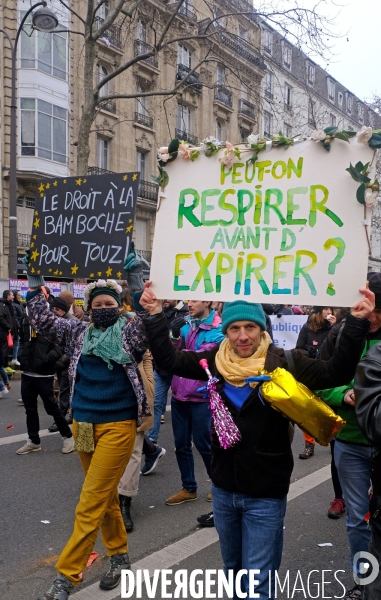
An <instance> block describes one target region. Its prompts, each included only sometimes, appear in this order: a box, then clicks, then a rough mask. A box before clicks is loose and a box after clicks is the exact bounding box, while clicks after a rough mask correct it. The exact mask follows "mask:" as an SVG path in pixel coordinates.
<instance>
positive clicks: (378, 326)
mask: <svg viewBox="0 0 381 600" xmlns="http://www.w3.org/2000/svg"><path fill="white" fill-rule="evenodd" d="M368 281H369V289H370V290H371V291H372V292H373V293H374V294H375V308H374V310H373V311H372V313H371V314H370V315H369V317H368V318H369V320H370V329H369V332H368V334H367V335H366V338H365V340H364V344H363V349H362V355H363V356H365V355H366V353H367V352H368V351H369V349H370V348H371V347H372V346H374V345H375V344H378V342H379V341H380V340H381V274H380V273H368ZM349 318H350V317H349V316H348V317H347V318H346V319H345V323H346V322H347V321H348V319H349ZM344 331H345V324H344V325H343V324H342V323H340V325H337V326H335V327H334V328H333V329H332V331H331V332H330V334H329V337H328V338H327V340H326V343H325V344H324V346H323V348H322V350H323V351H324V354H323V356H322V358H329V357H330V356H332V353H333V351H334V349H335V346H336V345H337V343H339V345H340V344H341V338H342V335H343V332H344ZM353 383H354V382H353V380H352V381H351V380H347V382H346V384H345V385H341V386H340V387H336V388H333V389H325V390H321V391H317V393H318V395H319V396H320V397H321V398H322V399H323V400H324V401H325V402H327V404H329V405H330V406H332V408H334V409H335V411H336V412H337V413H338V414H339V415H340V416H341V417H342V418H343V419H344V420H345V422H346V425H344V427H343V428H342V429H340V431H339V432H338V433H337V435H336V439H335V447H334V459H335V465H336V468H337V472H338V475H339V480H340V485H341V488H342V491H343V495H344V499H345V507H346V525H347V535H348V541H349V546H350V549H351V566H354V572H355V573H357V575H358V576H359V577H360V578H361V577H362V576H363V574H362V573H361V571H360V569H361V565H360V563H361V561H360V562H359V561H358V562H357V564H355V565H353V558H354V556H355V554H356V553H358V552H364V551H367V550H368V546H369V540H370V531H369V529H368V527H367V523H366V522H365V520H364V515H365V514H366V513H367V512H368V506H369V497H368V490H369V481H370V479H371V474H372V458H373V455H374V448H373V447H372V446H370V445H369V441H368V439H367V438H366V436H365V435H364V434H363V433H362V431H361V429H360V428H359V425H358V422H357V419H356V414H355V408H354V406H355V403H354V391H353ZM346 598H348V599H352V598H361V590H360V589H359V587H358V585H357V584H355V586H354V587H353V589H351V590H349V591H348V592H347V595H346Z"/></svg>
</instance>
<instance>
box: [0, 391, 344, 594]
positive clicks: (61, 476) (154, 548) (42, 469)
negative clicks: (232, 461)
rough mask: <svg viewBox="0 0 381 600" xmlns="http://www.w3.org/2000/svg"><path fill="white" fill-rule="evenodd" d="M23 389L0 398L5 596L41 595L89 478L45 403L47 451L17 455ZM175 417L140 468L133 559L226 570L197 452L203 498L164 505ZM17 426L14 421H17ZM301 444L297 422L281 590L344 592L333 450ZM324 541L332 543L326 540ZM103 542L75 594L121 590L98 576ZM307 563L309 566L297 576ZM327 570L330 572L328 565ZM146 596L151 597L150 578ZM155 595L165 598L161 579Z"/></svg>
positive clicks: (174, 486) (171, 472)
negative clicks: (332, 509) (310, 452)
mask: <svg viewBox="0 0 381 600" xmlns="http://www.w3.org/2000/svg"><path fill="white" fill-rule="evenodd" d="M19 397H20V382H14V383H13V384H12V389H11V392H10V394H9V395H8V396H7V397H6V398H2V399H1V400H0V460H1V464H2V468H1V492H0V494H1V495H0V519H1V537H0V548H1V551H0V557H1V560H0V598H1V599H2V600H36V599H37V598H38V596H39V595H40V594H41V593H43V592H44V591H45V590H46V589H47V588H48V587H49V585H50V583H51V580H52V577H53V576H54V573H55V569H54V564H55V562H56V559H57V557H58V555H59V553H60V551H61V549H62V548H63V546H64V544H65V543H66V541H67V540H68V538H69V536H70V534H71V531H72V526H73V520H74V509H75V506H76V503H77V499H78V494H79V492H80V489H81V484H82V480H83V475H82V471H81V468H80V464H79V460H78V457H77V456H76V453H75V452H74V453H72V454H69V455H63V454H62V453H61V440H60V437H59V435H58V434H50V433H47V432H46V429H47V427H48V426H49V425H50V424H51V418H50V417H48V416H47V415H46V414H45V412H44V410H43V407H42V404H41V403H40V417H41V431H43V432H44V433H43V435H44V437H42V451H41V452H36V453H32V454H28V455H24V456H18V455H16V450H17V449H18V448H19V447H20V446H21V445H22V443H23V440H25V439H26V435H25V414H24V408H23V407H22V406H21V405H20V404H18V403H17V399H18V398H19ZM170 417H171V413H170V411H167V413H166V418H165V424H164V425H162V428H161V436H160V442H161V445H162V446H164V447H165V448H166V450H167V453H166V455H165V457H164V458H163V459H162V461H161V462H160V463H159V465H158V467H157V468H156V470H155V471H154V472H153V473H152V474H150V475H148V476H146V477H141V480H140V490H139V495H138V496H137V497H136V498H133V501H132V517H133V519H134V524H135V528H134V531H133V532H132V533H131V534H130V536H129V552H130V558H131V562H132V563H133V566H134V567H136V568H142V569H143V568H144V569H147V568H151V569H152V568H158V569H159V568H160V569H164V568H166V569H173V570H174V571H175V570H177V569H187V570H188V572H190V571H191V570H193V569H202V570H205V569H219V568H222V562H221V558H220V552H219V546H218V543H217V541H216V540H217V534H216V531H215V529H214V528H206V529H204V530H202V529H200V528H198V527H197V521H196V517H197V516H198V515H200V514H202V513H206V512H209V511H210V510H211V504H210V503H208V502H206V494H207V493H208V491H209V485H210V484H209V482H208V481H207V477H206V473H205V471H204V468H203V465H202V464H201V463H202V461H201V458H200V457H199V455H198V453H197V451H195V459H196V469H197V471H196V472H197V479H198V484H199V490H198V491H199V497H198V500H197V501H196V502H189V503H185V504H182V505H179V506H174V507H169V506H166V505H165V504H164V501H165V499H166V498H167V497H168V496H170V495H172V494H173V493H175V492H177V491H178V490H179V489H180V488H181V484H180V479H179V473H178V468H177V464H176V457H175V453H174V444H173V440H172V432H171V422H170ZM10 426H13V428H11V429H8V427H10ZM302 447H303V438H302V436H301V433H300V431H299V430H297V433H296V436H295V440H294V444H293V449H294V456H295V469H294V472H293V478H292V486H291V491H290V496H289V504H288V510H287V517H286V522H285V531H284V534H285V544H284V552H283V560H282V569H281V573H280V576H279V579H280V581H284V580H285V577H286V572H287V571H289V592H287V591H286V590H287V587H286V588H285V590H284V591H283V592H280V591H279V590H278V596H277V597H278V598H288V597H294V598H312V597H316V598H317V597H319V598H321V597H323V596H324V597H326V598H330V597H334V596H335V595H336V597H341V596H342V595H343V587H342V586H341V585H340V584H339V583H338V582H337V581H335V578H334V572H335V571H338V570H342V571H345V572H344V573H343V572H341V573H339V574H337V577H338V579H340V581H341V582H342V584H343V585H344V586H345V587H346V588H347V589H349V588H351V587H352V586H353V583H352V582H353V580H352V577H351V573H350V564H349V550H348V544H347V539H346V533H345V521H344V518H341V519H339V520H337V521H334V520H330V519H328V518H327V516H326V512H327V509H328V506H329V502H330V501H331V500H333V488H332V484H331V482H330V479H329V467H328V466H327V465H329V464H330V449H329V447H328V448H322V447H320V446H318V447H317V448H316V451H315V456H314V457H312V458H310V459H309V460H306V461H301V460H299V458H298V454H299V452H300V451H301V449H302ZM253 477H255V473H253ZM42 521H49V522H48V523H43V522H42ZM319 544H330V545H328V546H323V547H320V546H319ZM95 550H96V551H97V552H98V553H99V557H98V558H97V559H96V560H95V562H94V563H93V564H92V565H91V566H90V567H88V568H87V569H86V570H85V572H84V576H83V584H81V585H80V586H79V587H78V588H77V589H76V591H75V592H74V593H73V594H72V596H70V598H73V600H98V598H99V599H104V600H112V599H118V598H120V590H119V589H118V588H117V589H116V590H113V591H112V592H102V591H101V590H99V588H98V581H99V579H100V577H101V575H102V573H103V571H104V570H106V568H107V564H108V563H107V559H106V558H105V550H104V547H103V545H102V542H101V540H100V539H98V542H97V545H96V548H95ZM298 570H299V571H300V575H299V578H298V580H296V578H297V572H298ZM313 570H317V572H315V573H312V575H311V576H310V580H309V581H310V589H309V591H308V588H307V579H308V576H309V573H310V572H311V571H313ZM323 570H326V571H327V572H326V573H325V574H323V573H322V571H323ZM322 577H323V578H324V579H325V581H326V582H332V583H331V584H326V585H325V588H324V592H323V590H322V588H321V581H322ZM319 582H320V588H319V586H318V585H317V584H318V583H319ZM303 584H304V589H305V593H304V592H303ZM294 588H295V589H294ZM292 594H293V595H292ZM132 597H136V596H135V595H133V596H132ZM142 597H143V598H147V597H148V596H147V595H146V592H145V587H144V585H143V595H142ZM151 597H155V598H161V597H163V596H162V595H161V591H160V586H159V587H158V591H157V593H156V595H155V596H151ZM200 597H201V596H200ZM202 597H204V598H206V597H207V596H202Z"/></svg>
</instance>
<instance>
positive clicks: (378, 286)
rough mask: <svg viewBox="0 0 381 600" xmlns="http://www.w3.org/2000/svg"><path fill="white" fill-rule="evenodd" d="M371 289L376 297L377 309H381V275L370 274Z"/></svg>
mask: <svg viewBox="0 0 381 600" xmlns="http://www.w3.org/2000/svg"><path fill="white" fill-rule="evenodd" d="M368 281H369V289H370V291H371V292H373V293H374V295H375V301H376V305H375V306H376V308H381V273H368Z"/></svg>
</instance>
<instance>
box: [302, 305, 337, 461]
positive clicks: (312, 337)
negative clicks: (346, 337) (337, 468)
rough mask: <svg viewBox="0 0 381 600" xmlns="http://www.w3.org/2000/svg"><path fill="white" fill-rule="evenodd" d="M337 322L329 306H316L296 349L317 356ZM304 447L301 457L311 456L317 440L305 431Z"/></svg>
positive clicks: (307, 354) (304, 327)
mask: <svg viewBox="0 0 381 600" xmlns="http://www.w3.org/2000/svg"><path fill="white" fill-rule="evenodd" d="M335 323H336V318H335V317H334V315H333V310H332V308H330V307H329V306H314V308H313V311H312V312H311V314H310V316H309V319H308V321H307V323H304V325H303V327H302V328H301V330H300V333H299V336H298V340H297V342H296V349H297V350H301V352H303V354H305V355H306V356H309V357H310V358H317V357H318V352H319V348H320V347H321V345H322V343H323V342H324V340H325V338H326V337H327V335H328V333H329V330H330V329H331V327H332V325H334V324H335ZM303 437H304V448H303V451H302V452H301V453H300V454H299V458H301V459H307V458H311V456H313V455H314V452H315V440H314V438H313V437H311V436H310V435H308V434H307V433H305V432H303Z"/></svg>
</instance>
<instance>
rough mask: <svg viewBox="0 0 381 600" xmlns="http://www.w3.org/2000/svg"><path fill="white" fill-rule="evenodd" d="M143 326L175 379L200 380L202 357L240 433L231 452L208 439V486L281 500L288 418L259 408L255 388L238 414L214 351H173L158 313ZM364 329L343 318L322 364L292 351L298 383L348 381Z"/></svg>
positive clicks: (288, 459)
mask: <svg viewBox="0 0 381 600" xmlns="http://www.w3.org/2000/svg"><path fill="white" fill-rule="evenodd" d="M144 323H145V326H146V330H147V335H148V340H149V346H150V349H151V352H152V354H153V357H154V359H155V360H156V362H157V364H158V365H159V367H161V368H163V369H166V370H168V371H171V373H172V374H174V375H179V376H180V377H187V378H188V379H201V380H204V381H205V380H206V379H207V376H206V373H205V371H204V370H203V369H202V367H201V366H200V364H199V361H200V359H202V358H206V359H207V361H208V365H209V369H210V371H211V373H212V374H213V375H214V376H216V377H218V379H219V381H220V382H219V383H218V384H217V389H218V391H219V393H220V394H221V396H222V399H223V401H224V402H225V404H226V406H227V407H228V408H229V410H230V412H231V414H232V416H233V419H234V421H235V423H236V424H237V426H238V429H239V430H240V432H241V441H240V442H239V443H238V444H237V445H236V446H235V447H234V448H230V449H228V450H224V449H223V448H221V446H220V444H219V441H218V438H217V436H216V434H213V435H212V467H211V478H212V481H213V483H214V484H215V485H216V486H218V487H221V488H223V489H225V490H228V491H234V492H240V493H244V494H247V495H248V496H252V497H254V498H283V497H284V496H285V495H286V494H287V492H288V488H289V485H290V476H291V472H292V468H293V459H292V453H291V444H290V438H289V434H288V429H289V422H288V420H287V419H286V418H284V417H283V416H282V415H281V414H280V413H279V412H277V411H275V410H273V409H272V408H271V406H270V405H269V404H262V402H261V401H260V399H259V398H258V389H257V388H256V389H254V390H253V391H252V393H251V394H250V396H249V397H248V399H247V400H246V401H245V403H244V405H243V406H242V408H241V409H240V410H239V411H238V410H237V409H236V408H235V407H234V406H233V405H232V403H231V402H230V401H229V399H228V398H227V396H226V395H225V394H224V392H223V391H222V387H223V380H222V377H221V375H220V374H219V373H218V371H217V369H216V365H215V356H216V353H217V352H218V348H215V349H214V350H209V351H205V352H191V351H189V352H180V351H177V350H175V349H174V347H173V345H172V343H171V341H170V339H169V335H168V327H167V324H166V320H165V317H164V314H163V313H161V314H159V315H154V316H150V317H148V318H146V319H144ZM368 329H369V321H368V320H367V319H356V318H355V317H352V316H351V317H348V319H347V322H346V325H345V328H344V329H343V333H342V335H341V339H340V343H339V344H338V347H337V349H336V350H335V353H334V356H333V358H332V359H331V360H328V361H326V362H325V361H322V360H314V359H311V358H307V357H306V356H304V355H303V354H302V353H301V352H300V351H298V350H292V356H293V360H294V366H295V375H296V378H297V380H298V381H300V382H301V383H303V384H304V385H306V386H307V387H309V388H311V389H314V388H320V389H322V388H330V387H334V386H338V385H344V384H345V383H346V382H348V381H350V378H351V377H353V374H354V372H355V369H356V365H357V363H358V361H359V358H360V354H361V349H362V346H363V340H364V337H365V335H366V333H367V331H368ZM276 367H283V368H286V369H287V368H288V364H287V360H286V356H285V354H284V350H283V349H280V348H276V347H275V346H273V345H272V344H271V345H270V346H269V349H268V353H267V356H266V362H265V369H266V370H267V371H270V372H271V371H273V370H274V369H275V368H276Z"/></svg>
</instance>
